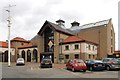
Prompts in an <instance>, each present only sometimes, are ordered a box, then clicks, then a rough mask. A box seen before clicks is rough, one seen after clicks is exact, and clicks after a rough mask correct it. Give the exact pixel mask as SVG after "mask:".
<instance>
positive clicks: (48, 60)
mask: <svg viewBox="0 0 120 80" xmlns="http://www.w3.org/2000/svg"><path fill="white" fill-rule="evenodd" d="M50 62H51V60H50V59H43V63H50Z"/></svg>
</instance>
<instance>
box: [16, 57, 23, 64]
mask: <svg viewBox="0 0 120 80" xmlns="http://www.w3.org/2000/svg"><path fill="white" fill-rule="evenodd" d="M16 65H25V61H24V59H23V58H18V59H17V62H16Z"/></svg>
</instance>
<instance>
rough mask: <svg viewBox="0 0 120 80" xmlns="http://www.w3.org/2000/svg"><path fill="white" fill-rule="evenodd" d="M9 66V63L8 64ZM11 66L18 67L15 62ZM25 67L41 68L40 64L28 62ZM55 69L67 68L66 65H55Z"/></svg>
mask: <svg viewBox="0 0 120 80" xmlns="http://www.w3.org/2000/svg"><path fill="white" fill-rule="evenodd" d="M6 64H7V63H6ZM11 66H16V63H15V62H11ZM25 66H27V67H29V68H31V67H32V68H39V67H40V63H35V62H26V63H25ZM53 68H66V64H53Z"/></svg>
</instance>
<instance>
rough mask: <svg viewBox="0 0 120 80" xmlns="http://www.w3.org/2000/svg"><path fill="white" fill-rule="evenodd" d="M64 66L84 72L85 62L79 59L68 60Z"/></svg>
mask: <svg viewBox="0 0 120 80" xmlns="http://www.w3.org/2000/svg"><path fill="white" fill-rule="evenodd" d="M66 68H67V69H70V70H72V71H73V72H74V71H77V70H82V71H83V72H86V70H87V66H86V64H85V63H84V61H83V60H81V59H71V60H69V61H68V62H67V64H66Z"/></svg>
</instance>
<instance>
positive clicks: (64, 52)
mask: <svg viewBox="0 0 120 80" xmlns="http://www.w3.org/2000/svg"><path fill="white" fill-rule="evenodd" d="M76 44H78V45H79V49H75V45H76ZM67 45H68V46H69V50H65V46H67ZM62 53H63V54H70V53H75V54H79V53H80V43H73V44H65V45H62Z"/></svg>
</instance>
